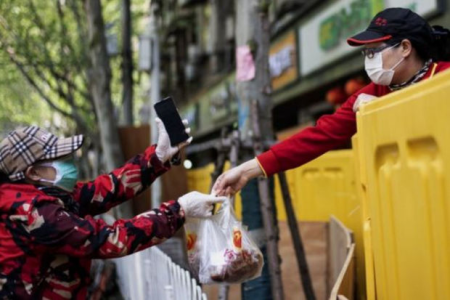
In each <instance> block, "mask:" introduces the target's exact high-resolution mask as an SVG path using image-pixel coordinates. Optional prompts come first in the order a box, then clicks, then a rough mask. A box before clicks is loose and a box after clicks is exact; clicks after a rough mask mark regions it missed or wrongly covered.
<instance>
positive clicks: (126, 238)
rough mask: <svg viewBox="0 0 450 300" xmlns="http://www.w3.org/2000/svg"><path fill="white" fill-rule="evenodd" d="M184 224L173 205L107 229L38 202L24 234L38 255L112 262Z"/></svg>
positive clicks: (56, 205)
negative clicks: (56, 255) (109, 259)
mask: <svg viewBox="0 0 450 300" xmlns="http://www.w3.org/2000/svg"><path fill="white" fill-rule="evenodd" d="M184 220H185V219H184V212H183V211H182V210H181V209H180V205H179V204H178V202H175V201H170V202H166V203H163V204H162V205H161V207H160V208H159V209H153V210H150V211H148V212H145V213H143V214H141V215H138V216H136V217H134V218H132V219H129V220H117V221H116V222H115V223H114V224H113V225H111V226H109V225H107V224H106V223H105V222H104V221H103V220H101V219H99V220H96V219H93V218H92V217H91V216H87V217H86V218H80V217H78V216H77V215H75V214H72V213H70V212H68V211H66V210H65V209H64V208H63V206H62V205H61V204H59V203H57V202H41V203H40V204H39V205H37V206H35V207H34V208H33V210H32V213H31V216H30V217H29V220H28V224H27V225H28V226H27V228H26V229H27V230H26V231H27V232H29V237H28V238H29V241H30V244H31V248H32V250H33V251H36V252H38V253H55V254H67V255H69V256H75V257H85V258H113V257H120V256H125V255H127V254H131V253H134V252H137V251H140V250H143V249H145V248H148V247H150V246H153V245H156V244H159V243H161V242H163V241H165V240H166V239H168V238H170V237H172V236H173V235H174V234H175V232H176V231H177V230H178V229H179V228H180V227H181V226H182V225H183V224H184Z"/></svg>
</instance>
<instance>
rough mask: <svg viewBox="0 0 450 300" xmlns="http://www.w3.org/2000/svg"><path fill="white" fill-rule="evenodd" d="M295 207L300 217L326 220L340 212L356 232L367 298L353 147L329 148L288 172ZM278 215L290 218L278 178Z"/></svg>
mask: <svg viewBox="0 0 450 300" xmlns="http://www.w3.org/2000/svg"><path fill="white" fill-rule="evenodd" d="M286 175H287V180H288V184H289V189H290V192H291V197H292V202H293V206H294V210H295V212H296V216H297V219H298V220H299V221H325V222H328V220H329V218H330V215H334V216H336V217H337V218H338V219H339V220H340V221H341V222H342V223H343V224H344V225H345V226H346V227H347V228H349V229H351V230H352V231H353V233H354V237H355V243H356V274H357V284H358V296H359V298H358V299H365V268H364V248H363V226H362V212H361V203H360V199H361V198H360V197H358V195H357V191H356V185H355V183H356V178H355V166H354V153H353V151H352V150H339V151H332V152H328V153H326V154H325V155H323V156H321V157H319V158H317V159H315V160H313V161H311V162H309V163H307V164H305V165H303V166H301V167H299V168H297V169H294V170H290V171H288V172H287V174H286ZM275 200H276V205H277V212H278V219H279V220H286V214H285V209H284V205H283V199H282V196H281V191H280V188H279V184H278V179H277V180H276V188H275Z"/></svg>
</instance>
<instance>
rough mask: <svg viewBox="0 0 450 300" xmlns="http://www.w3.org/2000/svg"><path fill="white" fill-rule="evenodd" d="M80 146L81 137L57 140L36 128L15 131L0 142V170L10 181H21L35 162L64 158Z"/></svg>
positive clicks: (30, 127) (81, 142)
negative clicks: (25, 172)
mask: <svg viewBox="0 0 450 300" xmlns="http://www.w3.org/2000/svg"><path fill="white" fill-rule="evenodd" d="M82 144H83V136H82V135H76V136H73V137H69V138H58V137H56V136H54V135H53V134H51V133H49V132H47V131H45V130H42V129H41V128H39V127H37V126H29V127H25V128H19V129H16V130H14V131H13V132H11V133H9V134H8V136H7V137H6V138H5V139H4V140H3V141H1V143H0V171H1V172H3V173H4V174H6V175H8V177H9V179H10V180H12V181H17V180H22V179H25V174H24V171H25V170H26V169H27V168H28V167H29V166H31V165H32V164H34V163H35V162H37V161H40V160H47V159H56V158H60V157H63V156H66V155H68V154H71V153H73V152H75V151H76V150H78V149H79V148H80V147H81V146H82Z"/></svg>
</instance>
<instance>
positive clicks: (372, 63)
mask: <svg viewBox="0 0 450 300" xmlns="http://www.w3.org/2000/svg"><path fill="white" fill-rule="evenodd" d="M395 46H396V45H394V46H392V47H395ZM392 47H389V48H386V49H384V50H383V51H380V52H378V53H374V56H373V57H372V58H368V57H367V56H366V59H365V61H364V64H365V69H366V73H367V75H368V76H369V78H370V80H372V82H373V83H376V84H379V85H390V84H391V82H392V78H393V77H394V73H395V71H394V69H395V68H397V66H398V65H399V64H400V63H401V62H403V60H404V59H405V58H404V57H402V59H400V61H399V62H398V63H396V64H395V65H394V66H393V67H392V68H390V69H387V70H386V69H383V55H382V53H383V52H384V51H385V50H388V49H391V48H392Z"/></svg>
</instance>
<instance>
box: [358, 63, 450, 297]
mask: <svg viewBox="0 0 450 300" xmlns="http://www.w3.org/2000/svg"><path fill="white" fill-rule="evenodd" d="M449 91H450V73H449V72H446V73H445V74H439V75H437V76H436V77H435V78H433V79H430V80H427V81H425V82H422V83H419V84H417V85H415V86H413V87H410V88H408V89H405V90H403V91H399V92H396V93H393V94H391V95H389V96H387V97H384V98H382V99H380V100H378V101H376V102H374V103H373V104H369V105H366V106H364V107H362V108H361V112H360V113H359V117H358V139H359V150H360V151H361V152H362V153H363V156H364V157H363V160H361V162H360V163H361V167H362V168H363V173H364V174H365V175H364V176H367V204H368V214H369V215H370V225H371V236H372V241H371V242H372V247H373V259H374V268H375V283H376V294H377V299H383V300H384V299H393V300H406V299H442V300H443V299H450V256H449V253H450V204H449V201H450V130H449V128H450V127H449V125H448V117H449V116H450V102H449V100H448V92H449Z"/></svg>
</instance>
